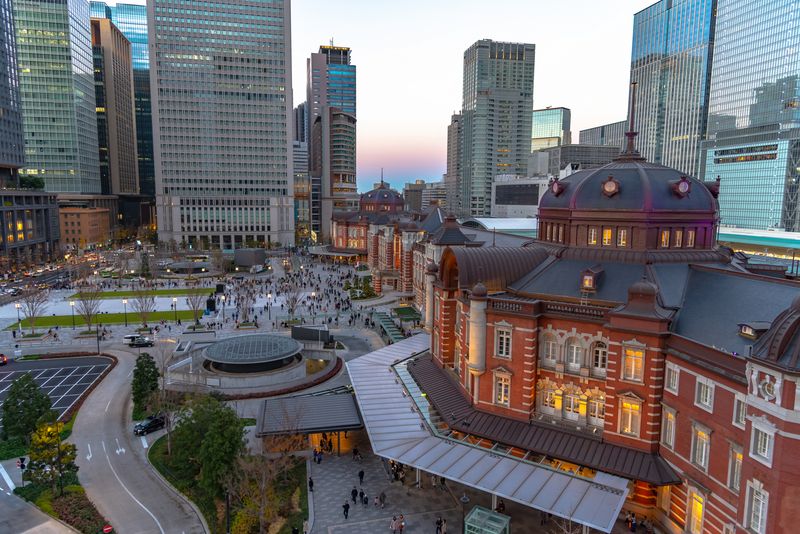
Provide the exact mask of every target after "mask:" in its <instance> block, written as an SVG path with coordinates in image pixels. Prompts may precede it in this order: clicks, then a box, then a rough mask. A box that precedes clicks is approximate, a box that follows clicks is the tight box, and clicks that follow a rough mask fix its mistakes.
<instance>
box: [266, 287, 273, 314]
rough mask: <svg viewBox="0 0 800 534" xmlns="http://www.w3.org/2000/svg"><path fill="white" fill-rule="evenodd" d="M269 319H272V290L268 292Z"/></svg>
mask: <svg viewBox="0 0 800 534" xmlns="http://www.w3.org/2000/svg"><path fill="white" fill-rule="evenodd" d="M267 319H269V320H270V321H271V320H272V291H270V292H269V293H267Z"/></svg>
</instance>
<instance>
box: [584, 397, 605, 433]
mask: <svg viewBox="0 0 800 534" xmlns="http://www.w3.org/2000/svg"><path fill="white" fill-rule="evenodd" d="M600 414H602V417H599V416H598V415H600ZM586 418H587V421H588V423H589V424H590V425H593V426H599V427H603V426H604V425H605V422H606V399H605V397H600V396H594V397H589V400H588V401H587V403H586Z"/></svg>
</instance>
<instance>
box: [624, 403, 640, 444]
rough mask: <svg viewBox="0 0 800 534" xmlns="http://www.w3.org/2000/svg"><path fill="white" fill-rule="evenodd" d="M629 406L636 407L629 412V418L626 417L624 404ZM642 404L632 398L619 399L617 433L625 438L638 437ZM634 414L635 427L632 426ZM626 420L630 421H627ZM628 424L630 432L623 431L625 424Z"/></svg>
mask: <svg viewBox="0 0 800 534" xmlns="http://www.w3.org/2000/svg"><path fill="white" fill-rule="evenodd" d="M626 403H628V404H629V405H631V406H634V405H636V406H638V409H637V410H631V411H630V414H631V415H629V416H627V417H626V415H625V414H626V410H625V404H626ZM642 404H643V402H642V401H640V400H639V399H636V398H633V397H621V398H620V403H619V433H620V434H624V435H626V436H633V437H637V438H638V437H639V435H640V434H641V432H642ZM634 413H635V414H636V419H637V421H636V425H634V424H633V414H634ZM626 419H628V420H630V421H627V420H626ZM626 422H630V425H629V427H630V430H625V423H626Z"/></svg>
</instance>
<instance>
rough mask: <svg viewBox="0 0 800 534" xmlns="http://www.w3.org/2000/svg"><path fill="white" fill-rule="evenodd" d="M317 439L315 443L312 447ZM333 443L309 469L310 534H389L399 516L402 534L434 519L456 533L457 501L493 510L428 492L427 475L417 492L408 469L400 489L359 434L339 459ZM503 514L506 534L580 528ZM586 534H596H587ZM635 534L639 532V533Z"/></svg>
mask: <svg viewBox="0 0 800 534" xmlns="http://www.w3.org/2000/svg"><path fill="white" fill-rule="evenodd" d="M317 439H318V437H315V439H314V441H316V440H317ZM332 439H333V445H334V449H333V454H332V455H328V454H326V455H323V459H322V463H321V464H316V463H312V464H311V465H312V467H311V476H312V477H313V479H314V492H313V501H314V524H313V527H312V529H311V532H310V533H309V534H376V533H383V532H391V531H390V530H389V524H390V523H391V520H392V516H399V515H400V514H403V515H404V517H405V521H406V528H405V530H404V534H435V533H436V519H437V518H438V517H439V516H441V517H442V518H443V519H446V520H447V534H459V533H460V532H461V518H462V511H461V502H460V501H459V498H460V497H461V496H462V495H464V494H465V493H466V495H467V496H468V497H469V503H468V504H467V506H466V510H467V511H469V510H470V509H471V508H472V507H473V506H475V505H480V506H483V507H485V508H491V507H492V498H491V496H490V495H488V494H485V493H481V492H476V491H474V490H472V489H466V490H465V488H463V487H462V486H459V485H457V484H455V483H453V482H451V481H447V486H448V489H447V490H443V489H442V488H441V486H437V487H436V488H433V486H432V480H431V478H430V476H429V475H423V476H422V477H421V487H420V488H417V487H416V474H415V471H414V469H413V468H406V480H405V486H403V485H401V484H400V482H393V481H392V479H391V476H390V474H389V469H388V465H386V464H385V463H384V462H383V460H381V459H380V458H378V457H377V456H375V455H373V454H372V451H371V450H370V447H369V440H368V439H367V437H366V435H365V434H364V433H363V432H356V433H353V432H351V433H349V434H348V438H344V437H342V440H341V456H338V457H337V455H336V452H337V448H336V438H335V436H333V437H332ZM354 445H355V446H357V447H358V449H359V451H360V452H361V454H362V456H363V460H362V461H361V462H360V463H359V462H356V461H354V460H353V457H352V448H353V446H354ZM361 469H363V470H364V473H365V476H364V484H363V486H359V483H358V472H359V470H361ZM353 486H355V487H356V489H359V490H360V489H363V490H364V492H365V493H366V494H367V496H368V497H369V504H368V505H367V506H366V507H365V506H364V505H363V504H358V503H356V504H353V501H352V500H351V499H350V491H351V490H352V489H353ZM381 491H383V492H384V493H386V507H385V508H383V509H381V508H376V507H375V506H374V505H373V500H374V497H375V495H379V494H380V492H381ZM345 501H347V502H348V503H350V513H349V517H348V519H345V518H344V514H343V510H342V505H343V504H344V503H345ZM505 514H506V515H508V516H510V517H511V532H514V533H525V534H565V533H575V534H578V533H581V532H582V528H581V525H578V524H575V523H573V524H571V525H570V524H569V523H563V522H561V523H558V522H557V521H556V520H555V519H554V518H553V519H550V520H549V521H548V522H546V523H545V524H544V525H542V524H541V523H542V515H541V514H540V513H539V512H538V511H536V510H533V509H531V508H527V507H524V506H522V505H519V504H516V503H513V502H506V503H505ZM590 532H597V531H595V530H590ZM625 532H629V530H628V529H627V528H626V527H625V525H624V524H623V522H622V521H618V522H617V525H616V526H615V527H614V530H613V531H612V533H613V534H623V533H625ZM639 532H644V530H640V531H639Z"/></svg>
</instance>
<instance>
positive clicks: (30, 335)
mask: <svg viewBox="0 0 800 534" xmlns="http://www.w3.org/2000/svg"><path fill="white" fill-rule="evenodd" d="M25 322H26V321H22V324H25ZM36 325H37V326H46V325H39V321H36ZM26 327H27V328H30V324H28V325H26ZM23 328H25V327H23ZM12 330H13V328H12ZM42 336H44V334H23V335H22V337H23V338H24V339H33V338H37V337H42Z"/></svg>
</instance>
